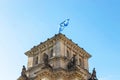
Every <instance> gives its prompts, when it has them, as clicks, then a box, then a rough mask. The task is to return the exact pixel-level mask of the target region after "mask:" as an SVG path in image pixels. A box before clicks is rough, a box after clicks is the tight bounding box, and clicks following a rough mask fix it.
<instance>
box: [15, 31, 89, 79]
mask: <svg viewBox="0 0 120 80" xmlns="http://www.w3.org/2000/svg"><path fill="white" fill-rule="evenodd" d="M25 55H26V56H28V64H27V69H26V68H25V66H23V69H22V72H21V76H20V77H19V78H18V79H17V80H88V79H89V78H90V77H91V74H90V73H89V66H88V59H89V58H90V57H91V55H90V54H88V53H87V52H86V51H85V50H84V49H83V48H80V47H79V46H78V45H77V44H75V43H74V42H73V41H72V40H70V39H68V38H67V37H66V36H65V35H63V34H61V33H59V34H56V35H55V36H54V37H52V38H50V39H47V40H46V41H45V42H41V43H40V44H39V45H37V46H34V47H33V48H32V49H31V50H29V51H27V52H26V53H25Z"/></svg>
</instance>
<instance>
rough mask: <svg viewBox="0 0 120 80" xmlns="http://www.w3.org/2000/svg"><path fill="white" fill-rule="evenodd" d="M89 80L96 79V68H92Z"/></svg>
mask: <svg viewBox="0 0 120 80" xmlns="http://www.w3.org/2000/svg"><path fill="white" fill-rule="evenodd" d="M89 80H98V79H97V77H96V70H95V68H93V72H92V75H91V77H90V79H89Z"/></svg>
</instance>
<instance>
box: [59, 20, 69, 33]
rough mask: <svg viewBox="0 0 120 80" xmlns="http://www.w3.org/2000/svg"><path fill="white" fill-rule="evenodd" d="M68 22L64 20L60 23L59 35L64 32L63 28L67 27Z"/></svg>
mask: <svg viewBox="0 0 120 80" xmlns="http://www.w3.org/2000/svg"><path fill="white" fill-rule="evenodd" d="M69 20H70V19H66V20H64V21H63V22H61V23H60V27H59V33H61V32H62V31H63V30H64V28H65V27H67V26H68V24H69Z"/></svg>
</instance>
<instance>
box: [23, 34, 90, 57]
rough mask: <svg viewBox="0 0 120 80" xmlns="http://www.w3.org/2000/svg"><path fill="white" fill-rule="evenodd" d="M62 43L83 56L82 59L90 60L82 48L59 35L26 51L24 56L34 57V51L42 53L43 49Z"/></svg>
mask: <svg viewBox="0 0 120 80" xmlns="http://www.w3.org/2000/svg"><path fill="white" fill-rule="evenodd" d="M59 40H61V41H63V42H64V43H65V44H67V45H68V47H70V48H73V49H74V50H75V51H76V52H79V53H81V54H80V55H82V56H83V55H84V57H87V58H90V57H91V55H90V54H89V53H87V52H86V51H85V50H84V49H83V48H80V47H79V46H78V45H77V44H76V43H74V42H73V41H72V40H71V39H68V38H67V37H66V36H65V35H63V34H61V33H59V34H56V35H55V36H53V37H52V38H50V39H49V38H48V39H47V40H46V41H45V42H41V43H40V44H39V45H37V46H34V47H33V48H32V49H31V50H29V51H27V52H26V53H25V54H26V55H27V56H30V55H34V54H35V52H36V51H38V50H40V51H42V50H43V51H44V49H46V48H48V47H50V46H53V44H55V43H56V41H59Z"/></svg>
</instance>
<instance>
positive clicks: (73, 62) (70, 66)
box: [67, 55, 76, 70]
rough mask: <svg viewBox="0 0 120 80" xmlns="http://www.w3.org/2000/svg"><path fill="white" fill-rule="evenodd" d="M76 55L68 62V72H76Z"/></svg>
mask: <svg viewBox="0 0 120 80" xmlns="http://www.w3.org/2000/svg"><path fill="white" fill-rule="evenodd" d="M75 57H76V55H73V57H72V58H71V59H70V61H69V62H68V65H67V68H68V70H75V69H76V58H75Z"/></svg>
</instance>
